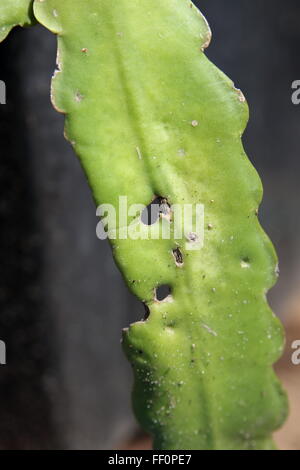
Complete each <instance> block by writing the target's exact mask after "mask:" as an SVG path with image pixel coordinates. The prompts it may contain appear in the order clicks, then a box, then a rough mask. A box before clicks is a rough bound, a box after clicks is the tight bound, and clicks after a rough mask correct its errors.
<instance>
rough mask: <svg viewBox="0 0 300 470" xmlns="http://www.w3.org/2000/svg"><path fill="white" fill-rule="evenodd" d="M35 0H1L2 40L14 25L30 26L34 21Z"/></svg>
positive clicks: (0, 28) (0, 23) (0, 38)
mask: <svg viewBox="0 0 300 470" xmlns="http://www.w3.org/2000/svg"><path fill="white" fill-rule="evenodd" d="M32 9H33V0H0V41H2V40H3V39H4V38H6V36H7V35H8V33H9V32H10V30H11V29H12V28H13V27H14V26H17V25H19V26H29V25H31V24H32V23H33V22H34V17H33V11H32Z"/></svg>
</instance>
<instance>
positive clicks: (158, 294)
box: [155, 284, 171, 302]
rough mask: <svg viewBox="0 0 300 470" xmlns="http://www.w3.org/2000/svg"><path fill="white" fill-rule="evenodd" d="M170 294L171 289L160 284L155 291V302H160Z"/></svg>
mask: <svg viewBox="0 0 300 470" xmlns="http://www.w3.org/2000/svg"><path fill="white" fill-rule="evenodd" d="M170 294H171V288H170V286H169V285H168V284H162V285H161V286H158V287H157V288H156V289H155V300H158V301H159V302H162V301H163V300H165V299H166V298H167V297H169V295H170Z"/></svg>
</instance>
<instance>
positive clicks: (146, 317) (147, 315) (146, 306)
mask: <svg viewBox="0 0 300 470" xmlns="http://www.w3.org/2000/svg"><path fill="white" fill-rule="evenodd" d="M143 305H144V309H145V313H144V317H143V321H146V320H148V318H149V316H150V308H149V307H148V305H147V304H145V303H144V302H143Z"/></svg>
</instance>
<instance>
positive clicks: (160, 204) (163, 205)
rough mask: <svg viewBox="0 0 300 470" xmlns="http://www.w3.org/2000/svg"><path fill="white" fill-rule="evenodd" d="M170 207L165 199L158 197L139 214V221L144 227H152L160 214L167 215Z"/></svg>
mask: <svg viewBox="0 0 300 470" xmlns="http://www.w3.org/2000/svg"><path fill="white" fill-rule="evenodd" d="M169 213H170V206H169V204H168V201H167V199H166V198H164V197H161V196H158V197H156V198H155V199H153V201H152V202H151V203H150V204H149V205H148V206H147V207H145V209H144V210H143V212H142V213H141V221H142V223H143V224H144V225H153V224H155V223H156V222H157V220H158V219H159V216H160V214H163V215H168V214H169Z"/></svg>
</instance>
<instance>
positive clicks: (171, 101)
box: [17, 0, 287, 449]
mask: <svg viewBox="0 0 300 470" xmlns="http://www.w3.org/2000/svg"><path fill="white" fill-rule="evenodd" d="M17 3H18V2H17ZM34 12H35V16H36V18H37V20H38V21H39V22H40V23H42V24H43V25H44V26H45V27H46V28H48V29H49V30H51V31H52V32H54V33H55V34H57V35H58V59H57V66H58V70H57V71H56V72H55V77H54V79H53V83H52V100H53V103H54V106H55V107H56V108H57V109H58V110H59V111H61V112H62V113H64V114H65V115H66V129H65V133H66V137H67V138H68V139H69V141H70V142H71V144H72V145H73V148H74V149H75V151H76V153H77V155H78V156H79V158H80V161H81V164H82V166H83V169H84V171H85V173H86V175H87V178H88V181H89V184H90V186H91V189H92V191H93V195H94V199H95V202H96V204H97V205H98V204H102V203H109V204H112V205H114V206H115V207H116V208H117V207H118V203H119V196H121V195H122V196H127V197H128V205H130V204H133V203H135V204H136V203H139V204H143V205H148V204H149V203H150V202H151V201H152V200H153V199H154V198H155V197H157V196H160V197H163V198H165V199H166V200H167V202H168V204H169V205H173V204H183V203H185V204H187V203H189V204H193V205H195V204H203V205H204V207H205V237H204V246H203V248H202V249H200V250H189V249H188V248H189V245H193V243H194V242H193V240H192V239H191V237H190V235H189V234H188V233H185V234H184V235H183V236H182V239H180V240H176V241H175V239H174V237H172V238H171V239H170V240H162V239H151V240H141V239H138V240H132V239H116V240H114V239H112V234H113V233H114V231H112V232H110V237H111V243H112V247H113V254H114V258H115V260H116V262H117V264H118V266H119V267H120V269H121V271H122V273H123V276H124V279H125V280H126V282H127V284H128V286H129V288H130V289H131V291H132V292H133V293H134V294H135V295H136V296H137V297H138V298H139V299H140V300H141V301H143V302H144V303H145V304H146V305H147V307H148V308H149V312H150V315H149V317H148V318H147V319H145V320H144V321H140V322H137V323H135V324H132V325H131V326H130V327H129V328H128V329H125V330H124V333H123V345H124V349H125V352H126V354H127V356H128V358H129V360H130V362H131V364H132V367H133V370H134V377H135V384H134V391H133V406H134V410H135V413H136V416H137V418H138V419H139V421H140V423H141V424H142V426H143V427H144V429H145V430H147V431H148V432H150V433H151V435H152V436H153V437H154V447H155V448H157V449H271V448H273V442H272V438H271V435H272V432H273V430H275V429H276V428H278V427H279V426H280V425H281V424H282V423H283V421H284V419H285V417H286V409H287V404H286V396H285V394H284V392H283V391H282V388H281V386H280V384H279V382H278V380H277V378H276V376H275V374H274V371H273V368H272V364H273V363H274V362H275V361H276V360H277V359H278V358H279V356H280V354H281V352H282V348H283V334H282V326H281V324H280V322H279V320H278V319H277V318H276V317H275V315H274V314H273V313H272V311H271V310H270V308H269V307H268V304H267V301H266V292H267V290H268V289H269V288H270V287H271V286H272V285H273V284H274V282H275V279H276V266H277V260H276V255H275V252H274V249H273V247H272V244H271V243H270V241H269V240H268V238H267V237H266V235H265V234H264V232H263V230H262V229H261V227H260V224H259V221H258V217H257V211H258V206H259V203H260V201H261V198H262V187H261V183H260V180H259V178H258V176H257V173H256V171H255V170H254V169H253V167H252V165H251V164H250V162H249V160H248V159H247V157H246V156H245V153H244V150H243V146H242V142H241V136H242V133H243V131H244V129H245V126H246V123H247V120H248V107H247V104H246V101H245V98H244V97H243V95H242V93H241V92H240V91H239V90H237V89H236V88H235V87H234V85H233V83H232V82H231V81H230V80H229V79H228V78H227V77H226V76H225V75H224V74H223V73H222V72H221V71H220V70H218V69H217V68H216V67H215V66H214V65H213V64H212V63H211V62H210V61H209V60H208V59H207V57H206V56H205V54H204V49H205V48H206V47H207V46H208V44H209V41H210V37H211V34H210V30H209V27H208V25H207V23H206V21H205V19H204V18H203V16H202V15H201V13H200V12H199V11H198V10H197V8H196V7H195V6H194V5H193V4H192V3H191V2H190V0H163V1H161V0H130V1H129V0H118V1H112V0H86V1H84V2H83V1H82V0H64V1H63V2H62V1H61V0H43V1H42V0H40V1H38V0H36V1H35V3H34ZM118 215H119V214H118ZM170 215H171V218H170V222H169V223H170V226H171V230H172V233H173V229H174V227H173V223H174V222H173V218H172V213H171V214H170ZM131 219H132V217H131ZM131 219H130V220H131ZM130 220H129V219H128V220H126V221H125V225H128V224H129V222H130ZM163 220H164V219H163V218H161V219H160V221H159V223H158V225H161V224H162V223H163ZM123 226H124V221H119V222H118V223H117V225H116V227H114V228H115V229H116V233H117V234H120V233H121V230H122V228H123ZM138 230H140V231H141V232H144V233H147V231H149V230H150V228H149V227H148V226H146V225H143V224H142V223H139V224H138V225H137V231H138ZM174 250H180V253H181V256H182V263H181V262H180V263H178V262H177V263H176V259H175V257H174ZM163 284H167V285H169V286H170V288H171V294H170V295H169V296H168V297H167V298H166V299H165V300H164V301H158V300H157V299H156V295H155V291H156V288H157V287H158V286H160V285H163Z"/></svg>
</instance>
